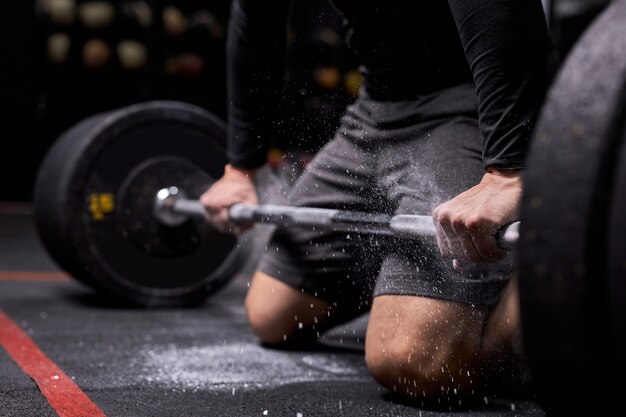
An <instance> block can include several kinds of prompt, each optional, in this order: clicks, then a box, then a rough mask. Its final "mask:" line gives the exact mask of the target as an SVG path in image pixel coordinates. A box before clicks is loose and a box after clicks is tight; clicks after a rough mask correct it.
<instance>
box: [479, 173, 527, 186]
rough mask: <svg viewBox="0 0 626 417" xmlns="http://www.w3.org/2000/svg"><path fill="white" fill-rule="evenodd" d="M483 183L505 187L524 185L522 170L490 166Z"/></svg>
mask: <svg viewBox="0 0 626 417" xmlns="http://www.w3.org/2000/svg"><path fill="white" fill-rule="evenodd" d="M481 182H482V183H486V184H492V185H499V186H505V187H520V188H521V187H522V170H520V169H517V170H497V169H492V168H488V169H487V172H486V173H485V175H484V176H483V179H482V181H481Z"/></svg>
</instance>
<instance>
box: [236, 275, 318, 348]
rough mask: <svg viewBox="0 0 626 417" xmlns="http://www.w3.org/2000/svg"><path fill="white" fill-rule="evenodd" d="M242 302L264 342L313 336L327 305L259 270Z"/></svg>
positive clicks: (278, 343)
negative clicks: (244, 300)
mask: <svg viewBox="0 0 626 417" xmlns="http://www.w3.org/2000/svg"><path fill="white" fill-rule="evenodd" d="M245 306H246V313H247V316H248V322H249V325H250V327H251V329H252V331H253V332H254V333H255V334H256V335H257V337H258V338H259V339H260V341H261V342H262V343H264V344H268V345H280V344H285V343H297V342H300V341H303V340H305V339H306V340H310V339H311V338H314V337H317V336H318V331H319V329H320V326H321V324H322V322H324V321H325V320H324V318H326V317H328V314H327V311H328V310H329V307H330V306H329V305H328V304H327V303H325V302H324V301H321V300H319V299H317V298H315V297H313V296H310V295H308V294H304V293H302V292H301V291H299V290H297V289H296V288H293V287H291V286H289V285H287V284H285V283H283V282H282V281H280V280H277V279H276V278H273V277H271V276H269V275H267V274H264V273H262V272H257V273H256V274H255V275H254V277H253V279H252V283H251V285H250V289H249V291H248V294H247V296H246V302H245Z"/></svg>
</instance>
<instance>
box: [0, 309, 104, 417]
mask: <svg viewBox="0 0 626 417" xmlns="http://www.w3.org/2000/svg"><path fill="white" fill-rule="evenodd" d="M0 345H1V346H2V347H3V348H4V349H5V350H6V351H7V353H8V354H9V356H11V357H12V358H13V360H14V361H15V362H16V363H17V364H18V365H19V366H20V368H22V370H23V371H24V372H25V373H26V374H27V375H28V376H30V377H31V378H32V379H34V380H35V382H36V383H37V385H38V386H39V389H40V390H41V393H42V394H43V395H44V397H46V399H47V400H48V402H49V403H50V405H51V406H52V408H54V411H56V412H57V414H58V415H59V416H60V417H85V416H89V417H106V416H105V414H104V413H103V412H102V411H101V410H100V409H99V408H98V406H96V405H95V404H94V403H93V402H92V401H91V400H90V399H89V397H87V395H86V394H85V393H84V392H83V391H81V389H80V388H79V387H78V385H76V384H75V383H74V381H72V380H71V379H70V378H69V377H68V376H67V375H66V374H65V373H64V372H63V371H62V370H61V369H60V368H59V367H58V366H56V365H55V363H54V362H52V361H51V360H50V359H49V358H48V357H47V356H46V354H45V353H43V352H42V351H41V350H40V349H39V347H37V345H36V344H35V342H33V341H32V339H31V338H30V337H28V335H27V334H26V333H24V331H23V330H22V329H20V327H19V326H18V325H17V324H15V323H14V322H13V320H11V319H10V318H9V316H7V315H6V314H5V313H4V312H3V311H2V310H0Z"/></svg>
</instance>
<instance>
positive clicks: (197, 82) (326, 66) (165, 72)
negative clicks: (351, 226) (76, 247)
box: [0, 0, 608, 201]
mask: <svg viewBox="0 0 626 417" xmlns="http://www.w3.org/2000/svg"><path fill="white" fill-rule="evenodd" d="M607 2H608V0H561V1H556V2H551V3H550V2H548V1H546V2H545V5H546V7H547V9H548V10H549V13H548V17H549V21H550V25H551V31H552V33H553V35H554V38H555V41H556V46H557V49H558V51H559V54H560V55H561V57H564V56H565V55H566V54H567V52H568V51H569V49H570V48H571V46H572V45H573V43H574V42H575V41H576V39H577V37H578V36H579V35H580V33H581V32H582V30H584V28H585V27H586V25H587V24H588V23H589V22H590V21H591V20H592V19H593V18H594V17H595V16H596V15H597V13H598V12H599V11H600V10H601V9H602V8H603V7H604V6H605V5H606V3H607ZM4 3H6V4H3V8H4V9H3V13H2V14H3V17H4V19H3V20H4V21H5V24H4V25H3V29H2V49H1V51H2V53H1V55H0V56H1V57H2V58H1V59H2V61H1V65H0V71H1V73H0V75H1V76H0V83H1V85H0V88H1V90H0V91H1V92H2V93H1V96H0V98H1V100H0V106H1V107H0V122H1V126H2V129H1V130H0V132H1V133H0V138H1V143H2V148H1V150H0V155H1V156H2V159H1V160H2V163H0V181H1V184H2V193H3V195H2V197H0V200H4V201H30V200H31V198H32V191H33V182H34V178H35V175H36V172H37V168H38V166H39V163H40V161H41V159H42V157H43V155H44V154H45V152H46V151H47V149H48V148H49V147H50V145H51V144H52V142H53V141H54V140H55V139H56V137H58V135H59V134H60V133H61V132H62V131H64V130H65V129H67V128H69V127H70V126H72V125H73V124H75V123H76V122H78V121H79V120H81V119H82V118H84V117H87V116H89V115H92V114H94V113H98V112H102V111H105V110H110V109H113V108H117V107H121V106H125V105H128V104H132V103H136V102H141V101H146V100H153V99H171V100H181V101H186V102H189V103H193V104H197V105H200V106H202V107H204V108H206V109H208V110H210V111H212V112H213V113H215V114H216V115H218V116H219V117H222V118H224V117H225V102H226V97H225V94H226V92H225V57H224V45H225V35H226V27H227V24H228V15H229V6H230V0H178V1H172V0H169V1H168V0H117V1H115V0H108V1H104V0H98V1H94V0H20V1H15V2H4ZM268 7H271V2H268ZM372 30H376V28H372ZM344 36H345V33H344V29H343V27H342V19H341V17H340V16H338V15H337V13H336V11H335V10H334V9H333V8H332V6H330V5H329V4H328V3H327V1H325V0H297V1H295V3H294V8H293V12H292V18H291V23H290V27H289V39H290V49H289V51H288V55H287V57H288V59H287V65H286V72H285V80H286V83H285V94H286V95H288V96H289V100H288V101H286V103H287V104H286V105H285V106H284V107H282V108H281V109H280V111H279V114H280V115H281V117H282V118H283V119H284V120H283V121H282V122H281V123H280V124H279V126H282V127H281V128H280V129H279V130H277V131H276V133H275V136H274V138H273V146H272V148H273V150H272V155H271V156H270V160H271V161H272V160H273V161H276V160H278V159H279V158H280V157H281V155H283V154H284V153H286V152H287V153H288V152H292V151H295V152H304V153H305V154H306V153H312V152H315V151H316V150H317V149H319V147H320V146H321V145H322V144H323V143H324V142H325V141H326V140H327V139H328V138H329V137H330V135H331V134H332V131H333V130H334V129H335V126H336V124H337V122H338V118H339V116H340V114H341V109H342V108H343V107H345V106H346V105H347V104H348V103H350V102H351V101H352V100H353V99H354V97H355V94H356V91H357V89H358V87H359V85H360V76H359V73H358V71H357V68H358V63H357V62H356V60H355V58H354V57H353V56H352V55H351V54H350V52H349V51H348V50H347V48H346V46H345V44H344ZM294 132H297V137H295V136H294Z"/></svg>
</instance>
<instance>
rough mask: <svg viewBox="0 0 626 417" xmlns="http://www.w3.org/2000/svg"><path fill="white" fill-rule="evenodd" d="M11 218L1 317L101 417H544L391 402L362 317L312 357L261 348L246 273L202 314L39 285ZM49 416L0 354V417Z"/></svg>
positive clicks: (2, 256)
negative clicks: (374, 370) (368, 354)
mask: <svg viewBox="0 0 626 417" xmlns="http://www.w3.org/2000/svg"><path fill="white" fill-rule="evenodd" d="M9 208H10V210H8V209H7V206H6V205H4V206H3V205H1V204H0V271H2V272H0V310H3V311H4V312H5V313H6V314H7V315H8V316H9V317H10V318H11V319H12V320H13V321H14V322H15V323H17V324H18V325H19V326H20V327H21V328H22V329H23V330H24V331H25V332H26V333H27V334H28V335H29V336H30V338H32V340H33V341H34V342H35V343H36V344H37V345H38V346H39V348H40V349H41V350H42V351H43V352H44V353H45V354H46V355H47V356H48V357H49V358H50V359H51V360H52V361H54V362H55V363H56V365H57V366H58V367H59V368H61V369H62V370H63V371H64V372H65V373H66V374H67V375H68V376H70V378H72V379H73V380H74V382H75V383H76V384H77V385H78V386H79V387H80V388H81V389H82V390H83V391H84V392H85V393H86V395H87V396H88V397H89V398H90V399H91V401H93V402H94V403H95V404H96V405H97V406H98V407H99V408H100V409H101V410H102V411H103V412H104V414H105V415H106V416H108V417H144V416H145V417H148V416H149V417H160V416H177V417H178V416H186V417H206V416H291V417H298V416H300V417H309V416H398V417H400V416H422V417H430V416H448V415H450V416H470V415H471V416H485V417H486V416H489V417H491V416H493V417H495V416H502V417H512V416H542V415H543V412H542V410H541V408H540V406H539V405H537V403H536V402H534V401H532V400H527V399H514V400H511V399H503V398H485V401H484V403H483V404H480V405H479V406H474V407H473V408H472V409H471V410H467V411H451V412H446V411H440V410H429V409H421V408H419V407H415V406H412V405H408V404H403V403H402V402H400V401H398V400H396V399H394V398H393V397H392V396H391V395H390V393H389V392H387V391H386V390H385V389H384V388H381V387H379V386H378V385H377V384H376V383H375V382H374V381H373V380H372V379H371V377H370V376H369V374H368V372H367V369H366V367H365V364H364V360H363V353H362V352H361V351H359V350H358V349H354V347H358V346H359V344H358V343H357V344H355V343H356V340H357V338H359V342H362V330H363V328H364V323H365V321H366V318H367V317H363V318H361V319H359V320H357V321H355V322H354V323H351V324H349V325H347V326H344V327H341V328H337V329H334V330H333V331H331V332H330V333H329V334H328V335H327V345H328V346H326V347H324V346H320V348H319V349H315V350H310V351H300V352H294V351H279V350H271V349H267V348H264V347H261V346H260V345H259V344H258V343H257V342H256V340H255V338H254V336H253V335H252V333H251V332H250V331H249V329H248V327H247V323H246V318H245V314H244V310H243V298H244V295H245V291H246V287H247V279H248V276H247V275H241V276H239V277H237V278H236V279H234V280H233V281H232V282H231V283H230V284H228V286H227V287H226V288H224V290H222V291H221V292H219V293H217V294H215V295H213V296H212V297H210V298H209V299H208V300H207V302H206V303H205V304H204V305H203V306H202V307H198V308H187V309H161V310H146V309H136V308H129V307H125V306H123V305H119V304H116V303H114V302H111V301H110V300H106V299H104V298H102V297H101V296H99V295H98V294H95V293H94V292H92V291H91V290H90V289H89V288H86V287H84V286H82V285H81V284H79V283H76V282H74V281H73V280H61V279H55V277H57V276H55V275H52V276H51V277H52V279H51V280H42V279H41V276H42V275H41V274H40V272H41V271H57V268H56V266H55V265H54V264H53V263H52V262H51V261H50V260H49V259H48V257H47V255H46V254H45V253H44V252H43V250H42V249H41V247H40V246H39V244H38V241H37V238H36V236H35V234H34V231H33V228H32V225H31V216H30V215H29V214H28V211H27V210H15V208H14V207H9ZM2 212H4V214H2ZM6 271H8V272H6ZM16 271H17V272H16ZM19 271H25V272H27V273H19ZM38 272H39V273H38ZM31 278H32V279H31ZM331 345H332V346H336V347H332V346H331ZM342 347H345V348H342ZM56 415H57V413H56V412H55V411H54V409H53V408H52V407H51V406H50V404H49V403H48V402H47V400H46V399H45V398H44V397H43V396H42V395H41V392H40V391H39V389H38V387H37V385H36V384H35V382H34V381H33V380H31V379H30V378H29V377H28V376H27V375H26V374H25V373H24V372H23V371H22V370H21V369H20V367H19V366H18V365H17V364H16V363H15V362H14V361H13V360H12V358H11V357H10V356H9V355H8V354H7V352H5V351H4V350H3V349H1V348H0V416H1V417H4V416H15V417H17V416H19V417H31V416H32V417H47V416H56ZM86 417H87V416H86Z"/></svg>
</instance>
